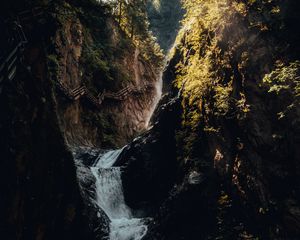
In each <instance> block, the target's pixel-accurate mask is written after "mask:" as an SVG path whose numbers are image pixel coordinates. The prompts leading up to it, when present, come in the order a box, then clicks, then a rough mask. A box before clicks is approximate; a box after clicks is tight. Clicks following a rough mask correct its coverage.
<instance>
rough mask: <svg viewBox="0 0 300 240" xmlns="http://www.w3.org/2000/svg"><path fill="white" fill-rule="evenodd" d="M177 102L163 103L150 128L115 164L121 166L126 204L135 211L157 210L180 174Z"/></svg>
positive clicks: (178, 109)
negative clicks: (177, 151)
mask: <svg viewBox="0 0 300 240" xmlns="http://www.w3.org/2000/svg"><path fill="white" fill-rule="evenodd" d="M165 99H167V98H165ZM163 101H166V100H163ZM179 102H180V101H179V99H178V98H175V99H172V100H171V101H168V102H167V101H166V103H162V104H161V107H160V108H159V110H158V112H157V113H156V118H154V125H153V127H152V128H151V129H150V130H149V131H148V132H146V133H144V134H143V135H142V136H140V137H138V138H137V139H135V140H134V141H133V142H132V143H131V144H130V145H129V146H127V148H126V149H125V150H124V152H123V153H122V155H121V157H120V159H119V160H118V162H117V165H121V166H124V168H123V175H122V179H123V186H124V192H125V200H126V202H127V203H128V205H129V206H130V207H132V208H134V209H138V208H139V207H141V206H142V205H143V204H144V203H146V205H147V207H150V206H151V208H152V209H153V208H156V207H157V206H158V205H159V204H160V203H161V201H162V200H163V199H164V198H166V197H167V194H168V191H169V190H170V189H171V188H172V186H173V184H174V182H175V181H176V177H177V172H178V171H179V170H178V165H177V162H176V142H175V129H176V128H177V126H178V120H179V114H180V108H179V106H180V104H179ZM144 207H145V206H144Z"/></svg>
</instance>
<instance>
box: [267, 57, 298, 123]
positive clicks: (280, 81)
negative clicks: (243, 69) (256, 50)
mask: <svg viewBox="0 0 300 240" xmlns="http://www.w3.org/2000/svg"><path fill="white" fill-rule="evenodd" d="M263 83H264V85H265V86H266V87H267V88H268V92H269V93H275V94H276V95H279V96H285V99H290V100H289V101H288V103H287V104H286V106H284V107H283V108H284V109H283V111H282V112H279V113H278V118H279V119H281V118H283V117H285V116H286V115H287V114H288V113H289V112H291V111H297V109H299V104H300V61H295V62H291V63H289V64H288V65H285V64H283V63H282V62H277V64H276V68H275V70H273V71H272V72H271V73H269V74H266V75H265V77H264V79H263Z"/></svg>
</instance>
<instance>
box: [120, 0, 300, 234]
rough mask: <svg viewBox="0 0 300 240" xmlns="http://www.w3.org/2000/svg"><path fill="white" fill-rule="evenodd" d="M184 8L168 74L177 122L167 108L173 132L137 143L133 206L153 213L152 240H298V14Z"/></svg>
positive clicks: (247, 7) (131, 162)
mask: <svg viewBox="0 0 300 240" xmlns="http://www.w3.org/2000/svg"><path fill="white" fill-rule="evenodd" d="M200 2H201V3H200ZM199 4H200V6H202V7H199ZM186 7H187V15H186V18H185V20H184V26H183V29H182V31H181V32H180V33H179V36H178V39H177V42H178V45H177V46H176V48H175V49H174V55H173V56H174V57H173V59H171V61H170V64H169V67H168V68H167V70H166V73H165V80H166V81H167V82H169V83H172V85H171V86H170V85H169V88H170V89H172V88H173V91H175V93H176V91H178V90H176V89H181V90H180V96H181V97H180V98H179V99H177V100H176V101H177V104H178V106H179V108H178V109H177V110H176V112H177V117H176V114H175V115H173V114H171V113H170V111H169V110H168V108H165V107H162V108H161V109H160V111H161V112H162V113H164V114H167V115H168V114H170V117H169V124H170V126H168V127H165V128H161V129H160V128H157V127H154V128H153V129H152V130H150V132H149V133H147V134H146V135H144V136H142V138H141V139H138V140H136V141H135V142H133V144H132V145H130V147H129V149H128V150H127V154H128V155H126V154H125V155H126V156H125V158H124V160H123V161H124V162H127V167H126V168H127V169H125V170H124V172H125V173H124V184H125V192H127V201H128V203H129V204H131V205H132V207H136V209H137V210H139V209H140V208H141V206H146V207H145V209H147V203H148V204H149V205H151V206H153V207H154V208H155V209H149V211H150V212H151V211H152V213H153V215H154V216H155V217H154V218H155V220H154V222H155V223H154V224H153V226H152V227H151V229H150V232H149V234H148V235H147V237H146V238H145V239H160V240H161V239H172V240H174V239H298V238H299V226H300V225H299V202H298V199H299V196H300V195H299V194H300V193H299V152H298V150H297V146H298V145H299V102H298V101H299V100H298V97H297V92H298V91H299V90H297V89H298V87H297V86H298V78H299V63H298V59H299V46H298V44H297V42H298V40H299V31H298V30H296V28H295V25H294V23H295V22H297V21H299V19H298V16H296V14H295V12H297V9H299V4H298V3H296V2H295V1H285V2H283V1H269V2H268V3H267V2H264V1H225V2H224V1H207V2H206V1H199V3H195V4H194V5H193V4H192V3H189V2H188V1H187V3H186ZM195 16H198V17H195ZM180 103H181V104H180ZM180 106H181V107H180ZM171 112H172V111H171ZM178 117H179V119H180V120H179V124H178V125H173V124H171V122H172V123H173V121H175V119H176V121H178ZM158 119H159V118H158ZM164 119H165V118H162V119H161V121H162V122H161V123H159V122H160V120H158V126H159V124H163V122H164ZM158 129H159V130H158ZM169 132H172V137H171V138H170V139H173V140H174V138H175V142H176V143H174V142H173V141H171V140H170V139H169V138H166V139H165V138H164V137H162V136H164V134H165V133H166V134H167V133H169ZM156 143H157V145H158V146H159V147H158V146H156ZM155 146H156V147H155ZM161 146H163V147H162V148H163V149H164V150H163V151H158V150H157V149H159V148H160V147H161ZM152 152H154V153H155V154H152ZM165 152H168V153H169V154H167V155H168V156H166V154H165ZM174 154H175V155H174ZM169 156H170V158H169ZM165 164H166V165H168V166H169V168H165ZM137 169H142V170H141V171H142V174H141V175H140V174H139V173H137ZM165 178H168V180H166V179H165ZM149 179H152V180H149ZM153 179H155V180H153ZM156 180H157V181H156ZM151 181H152V182H153V183H155V186H156V188H155V187H151V184H149V182H151ZM127 183H128V185H127ZM143 185H144V186H147V187H145V188H146V189H147V190H145V191H142V190H141V189H142V188H143V187H142V186H143ZM154 188H155V189H160V190H159V191H155V190H154ZM135 192H139V195H138V196H136V195H135ZM146 196H147V197H146ZM153 196H155V197H156V198H157V199H153V198H154V197H153ZM133 198H135V199H138V200H139V201H138V202H133V200H132V199H133ZM149 202H150V203H149ZM147 210H148V209H147Z"/></svg>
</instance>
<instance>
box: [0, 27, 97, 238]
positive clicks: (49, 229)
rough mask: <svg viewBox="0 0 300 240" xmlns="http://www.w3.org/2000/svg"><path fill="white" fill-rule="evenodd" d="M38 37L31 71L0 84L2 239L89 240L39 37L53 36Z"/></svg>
mask: <svg viewBox="0 0 300 240" xmlns="http://www.w3.org/2000/svg"><path fill="white" fill-rule="evenodd" d="M48 30H50V28H48ZM27 33H28V34H30V32H27ZM39 33H40V35H35V34H34V33H33V34H32V35H31V40H32V41H31V42H30V43H29V44H28V45H27V51H26V53H25V63H26V64H28V65H30V66H31V71H30V72H29V71H28V69H26V68H24V67H20V68H19V70H18V71H19V72H18V77H17V78H16V79H14V80H13V81H12V82H8V81H5V82H2V83H1V84H2V86H3V89H2V92H1V95H0V98H1V122H0V132H1V161H0V165H1V169H2V170H3V172H2V174H1V177H0V178H1V189H2V190H3V194H1V198H0V212H1V214H0V215H1V216H0V232H1V238H3V239H7V240H13V239H24V240H25V239H73V240H74V239H92V237H94V234H93V232H92V231H91V229H90V228H89V226H88V224H86V222H87V218H86V217H85V207H84V205H83V201H82V198H81V196H80V192H79V188H78V186H77V180H76V174H75V166H74V163H73V158H72V156H71V154H70V152H69V151H68V149H67V146H66V145H65V142H64V138H63V135H62V134H61V132H60V128H59V124H58V119H57V112H56V111H55V103H54V101H53V98H52V94H53V85H52V84H51V82H50V81H49V79H48V75H47V72H46V70H45V69H46V56H45V55H44V51H43V50H44V49H43V46H42V44H41V42H42V40H41V39H40V37H39V36H41V35H43V36H44V37H45V36H47V37H48V35H47V34H51V33H52V32H51V31H49V32H47V34H45V32H43V31H40V32H39ZM44 34H45V35H44Z"/></svg>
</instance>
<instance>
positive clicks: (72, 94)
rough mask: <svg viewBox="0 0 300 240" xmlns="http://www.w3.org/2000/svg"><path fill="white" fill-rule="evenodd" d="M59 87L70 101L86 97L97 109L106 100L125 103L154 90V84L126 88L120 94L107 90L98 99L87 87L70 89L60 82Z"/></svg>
mask: <svg viewBox="0 0 300 240" xmlns="http://www.w3.org/2000/svg"><path fill="white" fill-rule="evenodd" d="M57 86H58V88H59V89H60V90H61V92H62V93H63V94H64V95H65V96H66V97H67V98H68V99H69V100H72V101H76V100H79V99H80V98H81V97H86V99H87V100H88V101H89V102H90V103H92V104H93V105H94V106H96V107H97V108H100V106H101V104H102V103H103V101H104V100H105V99H113V100H118V101H123V100H125V99H126V98H128V97H129V96H130V95H132V94H136V93H141V92H144V91H147V90H148V89H151V88H153V85H152V84H145V85H144V86H143V87H141V88H138V87H134V86H126V87H124V88H123V89H121V90H120V91H118V92H106V90H104V91H103V92H100V93H99V94H98V95H97V97H95V96H94V95H93V94H92V93H91V92H90V91H89V90H88V89H87V88H86V87H85V86H80V87H77V88H74V89H70V88H68V87H66V86H65V85H64V84H63V83H62V82H60V81H59V82H58V83H57Z"/></svg>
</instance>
